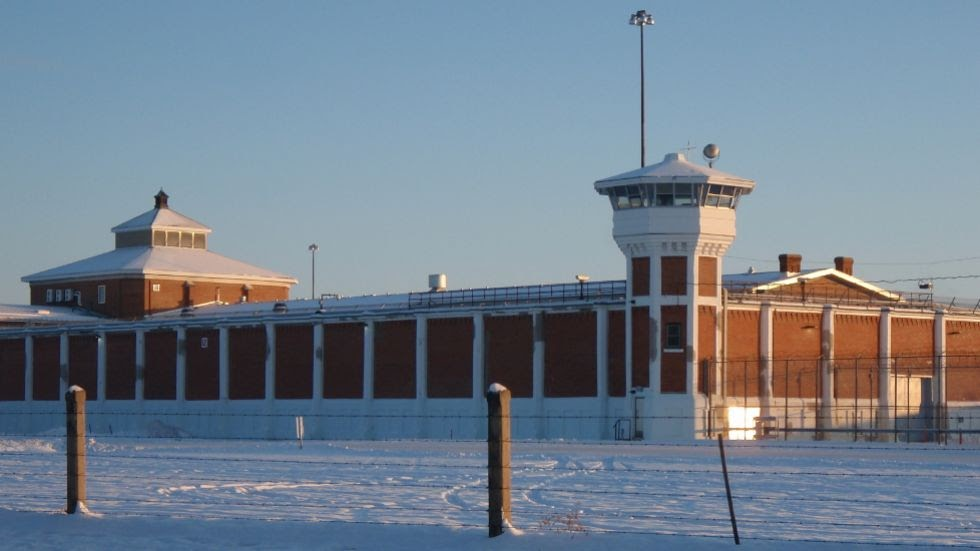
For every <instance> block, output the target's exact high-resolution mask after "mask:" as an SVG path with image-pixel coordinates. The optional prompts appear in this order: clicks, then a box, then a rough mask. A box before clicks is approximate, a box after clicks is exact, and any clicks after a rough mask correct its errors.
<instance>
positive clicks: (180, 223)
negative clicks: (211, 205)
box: [112, 189, 211, 233]
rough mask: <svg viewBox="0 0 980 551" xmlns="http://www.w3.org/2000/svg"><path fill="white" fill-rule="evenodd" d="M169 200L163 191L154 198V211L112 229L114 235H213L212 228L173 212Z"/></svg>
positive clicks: (151, 210)
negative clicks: (162, 231) (164, 231)
mask: <svg viewBox="0 0 980 551" xmlns="http://www.w3.org/2000/svg"><path fill="white" fill-rule="evenodd" d="M168 199H169V196H168V195H167V194H166V193H165V192H164V191H163V190H162V189H161V190H160V192H159V193H157V194H156V195H155V196H154V197H153V200H154V203H153V208H152V209H150V210H148V211H146V212H144V213H143V214H140V215H138V216H135V217H133V218H130V219H129V220H126V221H125V222H123V223H122V224H119V225H118V226H116V227H114V228H112V233H125V232H131V231H140V230H149V229H172V230H193V231H195V232H198V233H211V228H209V227H207V226H205V225H204V224H202V223H200V222H198V221H197V220H193V219H191V218H188V217H186V216H184V215H183V214H180V213H179V212H177V211H175V210H172V209H171V208H170V206H169V205H168V204H167V200H168Z"/></svg>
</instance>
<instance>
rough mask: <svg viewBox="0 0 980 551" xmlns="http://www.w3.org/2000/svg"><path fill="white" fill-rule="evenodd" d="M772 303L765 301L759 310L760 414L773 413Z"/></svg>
mask: <svg viewBox="0 0 980 551" xmlns="http://www.w3.org/2000/svg"><path fill="white" fill-rule="evenodd" d="M772 313H773V312H772V304H771V303H768V302H763V303H762V307H761V308H760V311H759V369H760V371H761V373H760V381H759V385H760V388H759V401H760V402H761V404H760V405H761V407H760V413H759V415H761V416H763V417H766V416H769V415H772V409H771V408H772V370H773V365H772Z"/></svg>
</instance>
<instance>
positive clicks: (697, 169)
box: [595, 153, 755, 193]
mask: <svg viewBox="0 0 980 551" xmlns="http://www.w3.org/2000/svg"><path fill="white" fill-rule="evenodd" d="M673 182H677V183H688V184H721V185H726V186H737V187H740V188H742V189H744V190H745V191H743V193H749V192H750V191H751V190H752V189H753V188H754V187H755V182H754V181H752V180H750V179H748V178H741V177H739V176H734V175H732V174H728V173H726V172H722V171H720V170H715V169H714V168H711V167H707V166H703V165H699V164H695V163H692V162H690V161H688V160H687V157H685V156H684V155H683V154H682V153H668V154H667V155H665V156H664V160H663V161H661V162H659V163H657V164H655V165H648V166H644V167H640V168H638V169H636V170H631V171H629V172H624V173H622V174H617V175H615V176H610V177H608V178H603V179H602V180H597V181H596V183H595V189H596V190H597V191H601V190H604V189H607V188H611V187H617V186H622V185H625V184H667V183H673Z"/></svg>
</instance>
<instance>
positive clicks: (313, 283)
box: [307, 243, 320, 298]
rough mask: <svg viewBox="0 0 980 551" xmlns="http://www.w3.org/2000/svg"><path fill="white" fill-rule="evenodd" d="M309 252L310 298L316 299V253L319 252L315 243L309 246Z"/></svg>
mask: <svg viewBox="0 0 980 551" xmlns="http://www.w3.org/2000/svg"><path fill="white" fill-rule="evenodd" d="M307 250H308V251H310V260H311V262H312V267H311V272H312V277H310V298H316V252H317V251H319V250H320V247H319V245H317V244H316V243H313V244H311V245H310V246H309V247H307Z"/></svg>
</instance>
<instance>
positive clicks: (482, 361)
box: [473, 314, 487, 424]
mask: <svg viewBox="0 0 980 551" xmlns="http://www.w3.org/2000/svg"><path fill="white" fill-rule="evenodd" d="M486 392H487V387H486V325H485V324H484V320H483V314H474V315H473V400H475V401H477V402H479V403H481V404H482V403H484V401H485V400H486V397H485V394H486ZM480 423H481V424H484V423H483V420H482V419H481V420H480Z"/></svg>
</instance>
